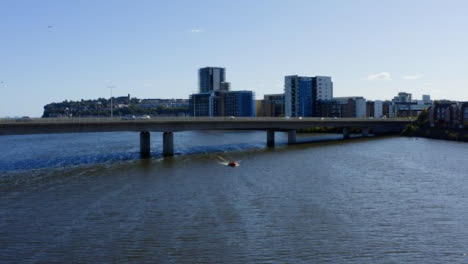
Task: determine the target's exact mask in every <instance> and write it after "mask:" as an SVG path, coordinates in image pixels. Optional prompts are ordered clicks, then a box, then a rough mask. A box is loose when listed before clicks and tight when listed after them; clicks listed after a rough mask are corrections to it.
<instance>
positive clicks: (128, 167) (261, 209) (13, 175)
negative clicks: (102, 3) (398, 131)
mask: <svg viewBox="0 0 468 264" xmlns="http://www.w3.org/2000/svg"><path fill="white" fill-rule="evenodd" d="M161 137H162V136H161V134H158V133H153V134H152V151H153V153H152V155H153V158H152V159H149V160H140V159H139V158H138V150H139V145H138V143H139V141H138V140H139V138H138V134H136V133H103V134H99V133H90V134H64V135H34V136H3V137H0V148H1V151H0V262H1V263H23V262H43V263H50V262H62V263H68V262H84V263H88V262H134V263H142V262H152V263H317V262H335V263H343V262H346V263H405V262H412V263H467V262H468V220H467V219H468V207H467V204H468V144H467V143H457V142H447V141H438V140H429V139H412V138H398V137H390V138H374V139H354V140H347V141H335V142H322V143H318V142H314V143H305V144H298V145H293V146H286V145H285V141H286V135H285V134H282V133H277V143H278V144H277V145H278V146H277V147H276V148H275V149H267V148H265V141H266V135H265V133H261V132H242V133H239V132H235V133H234V132H185V133H176V134H175V148H176V149H175V150H176V153H177V155H176V156H175V157H173V158H166V159H162V158H161V157H160V152H161ZM300 137H302V136H300ZM338 137H339V136H338ZM327 138H330V139H332V138H337V136H336V135H329V136H327ZM302 140H303V141H305V140H306V139H302ZM225 160H238V161H240V166H239V167H236V168H230V167H227V166H225V165H224V164H223V162H224V161H225Z"/></svg>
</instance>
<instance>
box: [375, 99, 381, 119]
mask: <svg viewBox="0 0 468 264" xmlns="http://www.w3.org/2000/svg"><path fill="white" fill-rule="evenodd" d="M374 117H377V118H380V117H383V102H382V101H380V100H375V101H374Z"/></svg>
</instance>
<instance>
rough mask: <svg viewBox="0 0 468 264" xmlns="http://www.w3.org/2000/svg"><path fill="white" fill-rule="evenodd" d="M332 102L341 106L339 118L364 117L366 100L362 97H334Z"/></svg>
mask: <svg viewBox="0 0 468 264" xmlns="http://www.w3.org/2000/svg"><path fill="white" fill-rule="evenodd" d="M333 100H334V101H336V102H337V104H339V105H341V117H359V118H364V117H366V99H364V97H362V96H350V97H335V98H333Z"/></svg>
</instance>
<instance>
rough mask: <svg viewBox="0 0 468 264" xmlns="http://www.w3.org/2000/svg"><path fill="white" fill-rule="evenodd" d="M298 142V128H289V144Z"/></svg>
mask: <svg viewBox="0 0 468 264" xmlns="http://www.w3.org/2000/svg"><path fill="white" fill-rule="evenodd" d="M295 143H296V130H289V131H288V144H295Z"/></svg>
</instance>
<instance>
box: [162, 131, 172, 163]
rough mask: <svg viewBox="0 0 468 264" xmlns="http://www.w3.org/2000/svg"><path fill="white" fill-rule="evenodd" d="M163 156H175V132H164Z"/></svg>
mask: <svg viewBox="0 0 468 264" xmlns="http://www.w3.org/2000/svg"><path fill="white" fill-rule="evenodd" d="M163 156H164V157H168V156H174V133H172V132H164V133H163Z"/></svg>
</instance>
